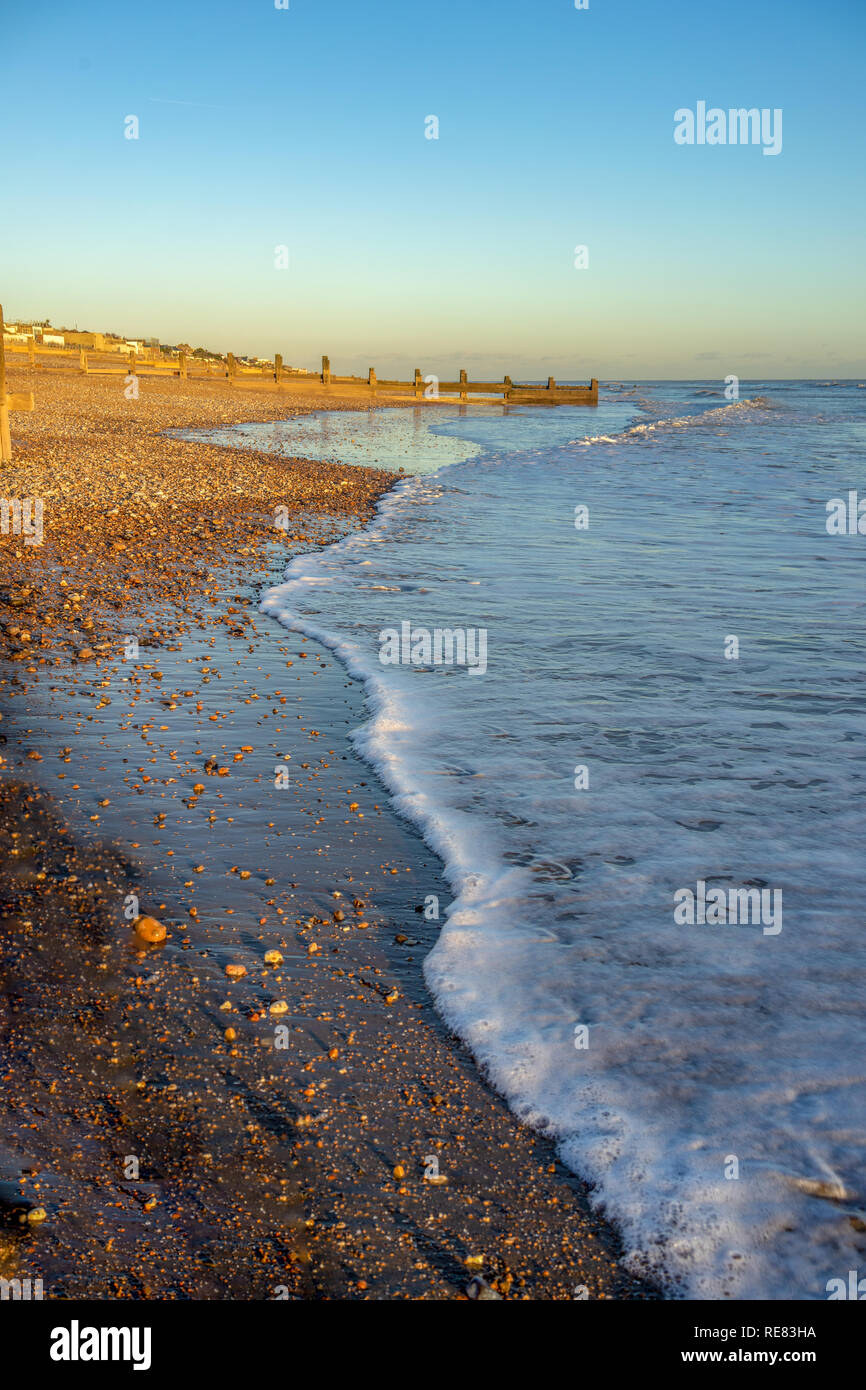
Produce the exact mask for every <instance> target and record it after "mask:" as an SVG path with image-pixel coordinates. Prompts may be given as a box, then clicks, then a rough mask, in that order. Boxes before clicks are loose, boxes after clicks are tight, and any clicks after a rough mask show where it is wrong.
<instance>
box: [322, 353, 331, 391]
mask: <svg viewBox="0 0 866 1390" xmlns="http://www.w3.org/2000/svg"><path fill="white" fill-rule="evenodd" d="M330 384H331V359H330V357H323V358H322V385H323V386H330Z"/></svg>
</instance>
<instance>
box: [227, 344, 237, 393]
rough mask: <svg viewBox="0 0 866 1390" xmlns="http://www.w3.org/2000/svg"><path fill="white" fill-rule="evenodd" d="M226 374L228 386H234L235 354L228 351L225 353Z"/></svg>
mask: <svg viewBox="0 0 866 1390" xmlns="http://www.w3.org/2000/svg"><path fill="white" fill-rule="evenodd" d="M226 376H227V377H228V381H229V386H234V384H235V355H234V353H233V352H228V353H226Z"/></svg>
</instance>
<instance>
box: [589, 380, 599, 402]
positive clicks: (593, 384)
mask: <svg viewBox="0 0 866 1390" xmlns="http://www.w3.org/2000/svg"><path fill="white" fill-rule="evenodd" d="M589 390H590V395H591V397H592V404H593V405H598V377H597V376H594V377H591V378H590V382H589Z"/></svg>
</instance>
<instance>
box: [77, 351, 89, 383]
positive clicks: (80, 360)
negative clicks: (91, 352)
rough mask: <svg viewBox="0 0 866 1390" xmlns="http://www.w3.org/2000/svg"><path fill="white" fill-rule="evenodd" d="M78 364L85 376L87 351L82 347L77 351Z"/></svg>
mask: <svg viewBox="0 0 866 1390" xmlns="http://www.w3.org/2000/svg"><path fill="white" fill-rule="evenodd" d="M78 365H79V367H80V368H81V370H82V371H83V373H84V375H85V376H87V353H86V352H85V351H84V348H81V349H80V351H79V353H78Z"/></svg>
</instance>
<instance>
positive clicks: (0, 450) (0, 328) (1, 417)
mask: <svg viewBox="0 0 866 1390" xmlns="http://www.w3.org/2000/svg"><path fill="white" fill-rule="evenodd" d="M5 328H6V321H5V319H4V318H3V305H2V304H0V459H2V460H3V462H4V463H11V462H12V436H11V434H10V433H9V408H8V406H7V405H6V344H5V343H4V341H3V333H4V331H5Z"/></svg>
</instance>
